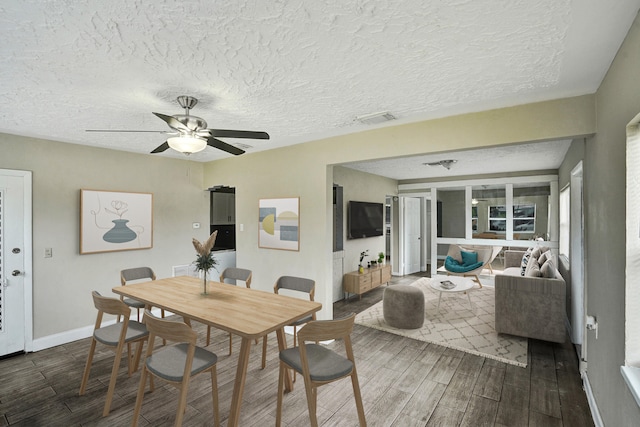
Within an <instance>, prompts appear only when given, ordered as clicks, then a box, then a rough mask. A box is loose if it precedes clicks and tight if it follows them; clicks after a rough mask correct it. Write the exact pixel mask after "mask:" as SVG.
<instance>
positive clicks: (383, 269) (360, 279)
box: [342, 264, 391, 299]
mask: <svg viewBox="0 0 640 427" xmlns="http://www.w3.org/2000/svg"><path fill="white" fill-rule="evenodd" d="M390 280H391V265H390V264H384V265H379V266H376V267H371V268H365V269H364V273H358V271H357V270H356V271H352V272H350V273H347V274H345V275H344V277H343V278H342V287H343V289H344V292H345V294H347V295H346V296H345V299H348V298H349V295H348V294H357V295H358V296H359V298H360V299H362V294H363V293H365V292H368V291H370V290H372V289H375V288H377V287H378V286H380V285H382V284H383V283H385V284H386V283H389V281H390Z"/></svg>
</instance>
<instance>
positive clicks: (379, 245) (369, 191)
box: [333, 166, 398, 272]
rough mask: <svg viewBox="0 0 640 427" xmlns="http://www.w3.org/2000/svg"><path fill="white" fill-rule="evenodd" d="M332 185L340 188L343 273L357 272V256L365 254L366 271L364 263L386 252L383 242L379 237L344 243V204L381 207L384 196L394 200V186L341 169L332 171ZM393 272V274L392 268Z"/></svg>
mask: <svg viewBox="0 0 640 427" xmlns="http://www.w3.org/2000/svg"><path fill="white" fill-rule="evenodd" d="M333 182H335V183H336V184H338V185H341V186H343V187H344V190H343V191H344V192H343V199H344V200H343V202H344V215H345V217H344V225H345V229H344V251H345V259H344V269H345V272H349V271H354V270H356V269H357V268H358V262H359V261H360V252H362V251H366V250H368V251H369V256H368V257H367V258H366V259H365V260H364V262H363V264H364V265H365V267H366V262H367V261H371V260H372V259H377V258H378V253H379V252H386V249H385V246H386V239H385V236H384V235H382V236H376V237H368V238H366V239H353V240H348V239H347V237H346V235H347V209H348V203H349V201H350V200H356V201H360V202H375V203H382V204H383V205H384V203H385V196H394V195H396V194H397V193H398V182H397V181H396V180H393V179H389V178H383V177H381V176H378V175H372V174H369V173H364V172H359V171H356V170H353V169H349V168H345V167H341V166H336V167H334V168H333ZM394 270H397V268H395V266H394Z"/></svg>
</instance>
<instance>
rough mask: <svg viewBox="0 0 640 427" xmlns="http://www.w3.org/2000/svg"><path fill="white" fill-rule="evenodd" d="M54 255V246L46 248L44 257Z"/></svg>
mask: <svg viewBox="0 0 640 427" xmlns="http://www.w3.org/2000/svg"><path fill="white" fill-rule="evenodd" d="M52 256H53V248H44V257H45V258H51V257H52Z"/></svg>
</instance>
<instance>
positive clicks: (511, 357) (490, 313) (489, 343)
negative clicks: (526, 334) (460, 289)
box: [356, 278, 528, 367]
mask: <svg viewBox="0 0 640 427" xmlns="http://www.w3.org/2000/svg"><path fill="white" fill-rule="evenodd" d="M429 281H430V279H428V278H421V279H418V280H416V281H415V282H413V283H412V284H411V286H415V287H417V288H419V289H420V290H422V293H423V294H424V302H425V318H424V326H423V327H422V328H420V329H398V328H394V327H391V326H389V325H387V324H386V322H385V321H384V317H383V313H382V301H380V302H379V303H377V304H375V305H373V306H371V307H370V308H368V309H367V310H365V311H363V312H361V313H359V314H358V315H357V316H356V323H357V324H359V325H362V326H367V327H370V328H374V329H379V330H381V331H385V332H389V333H392V334H396V335H401V336H404V337H408V338H413V339H415V340H419V341H425V342H429V343H433V344H438V345H441V346H444V347H448V348H453V349H456V350H460V351H464V352H467V353H471V354H476V355H478V356H483V357H487V358H489V359H494V360H499V361H501V362H504V363H509V364H511V365H516V366H521V367H526V366H527V342H528V341H527V338H523V337H516V336H513V335H504V334H498V333H497V332H496V331H495V326H494V301H495V294H494V289H493V288H492V287H488V286H485V287H483V288H482V289H480V288H473V289H471V290H470V291H469V292H470V294H469V296H470V298H471V307H470V306H469V300H468V299H467V295H465V294H463V293H450V294H446V293H445V294H443V295H442V300H441V302H440V310H439V311H438V308H437V307H438V296H439V292H438V291H436V290H434V289H433V288H431V286H430V285H429V283H430V282H429ZM392 286H393V285H392Z"/></svg>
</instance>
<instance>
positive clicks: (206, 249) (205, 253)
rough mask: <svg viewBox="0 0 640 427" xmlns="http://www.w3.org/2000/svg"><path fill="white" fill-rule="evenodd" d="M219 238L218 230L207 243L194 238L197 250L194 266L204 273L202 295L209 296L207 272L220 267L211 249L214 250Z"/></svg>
mask: <svg viewBox="0 0 640 427" xmlns="http://www.w3.org/2000/svg"><path fill="white" fill-rule="evenodd" d="M217 236H218V230H216V231H214V232H213V233H211V236H209V238H208V239H207V241H206V242H204V243H200V242H199V241H198V240H197V239H195V238H193V240H192V241H193V247H194V248H195V249H196V253H197V257H196V260H195V261H194V262H193V265H195V266H196V269H197V270H198V271H202V272H203V283H202V284H203V291H202V295H207V272H208V271H209V270H210V269H212V268H213V269H215V270H216V271H218V269H217V268H216V265H218V260H217V259H216V258H215V257H214V256H213V253H212V252H211V249H212V248H213V244H214V243H215V241H216V237H217Z"/></svg>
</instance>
